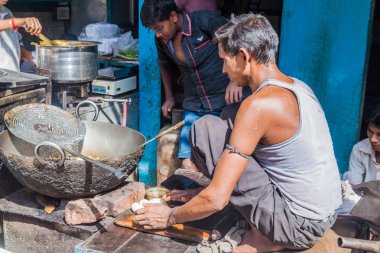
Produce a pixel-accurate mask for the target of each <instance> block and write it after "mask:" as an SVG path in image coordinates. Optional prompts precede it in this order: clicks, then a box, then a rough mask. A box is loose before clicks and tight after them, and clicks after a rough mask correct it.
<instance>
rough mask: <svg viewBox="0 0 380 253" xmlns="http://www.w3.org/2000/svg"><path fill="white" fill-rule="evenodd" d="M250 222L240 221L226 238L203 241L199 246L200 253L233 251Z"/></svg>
mask: <svg viewBox="0 0 380 253" xmlns="http://www.w3.org/2000/svg"><path fill="white" fill-rule="evenodd" d="M247 227H248V223H246V222H238V224H236V225H235V226H234V227H232V228H231V229H230V230H229V231H228V233H227V234H226V235H225V236H224V238H222V239H220V240H217V241H213V242H211V241H203V242H201V243H200V244H199V245H198V246H197V252H198V253H227V252H231V251H232V250H233V249H234V248H236V246H237V245H238V244H239V243H240V242H241V239H242V236H243V234H244V233H245V232H247V230H248V229H247Z"/></svg>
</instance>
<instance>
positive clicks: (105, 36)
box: [78, 23, 121, 55]
mask: <svg viewBox="0 0 380 253" xmlns="http://www.w3.org/2000/svg"><path fill="white" fill-rule="evenodd" d="M120 33H121V29H120V28H119V26H117V25H115V24H109V23H94V24H89V25H87V26H86V27H85V28H84V29H83V31H82V32H81V34H80V35H79V37H78V40H82V41H97V42H100V43H101V44H100V45H98V52H99V54H100V55H113V54H114V53H115V48H116V43H117V41H118V38H119V37H120Z"/></svg>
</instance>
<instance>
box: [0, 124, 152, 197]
mask: <svg viewBox="0 0 380 253" xmlns="http://www.w3.org/2000/svg"><path fill="white" fill-rule="evenodd" d="M85 126H86V135H85V137H84V140H83V147H82V149H81V150H80V153H81V154H83V155H86V156H91V157H93V158H96V159H98V160H99V161H100V162H102V163H105V164H107V165H110V166H112V167H114V168H116V169H119V170H121V171H122V172H124V173H125V174H127V175H130V174H132V172H133V171H134V170H135V169H136V168H137V165H138V163H139V161H140V158H141V156H142V154H143V151H144V149H143V148H141V149H139V150H137V151H134V150H135V148H136V147H138V146H139V145H141V144H143V143H144V142H145V137H144V136H143V135H142V134H140V133H139V132H137V131H135V130H133V129H130V128H126V127H122V126H119V125H113V124H108V123H102V122H90V121H85ZM34 148H35V146H34V145H33V144H30V143H28V142H25V141H23V140H22V139H19V138H17V137H15V136H14V135H12V134H11V133H9V132H8V131H4V132H2V133H1V134H0V158H1V159H3V160H4V163H5V165H6V166H7V167H8V169H9V171H10V172H11V173H12V174H13V175H14V176H15V177H16V178H17V179H18V180H19V181H20V182H21V183H22V184H23V185H24V186H26V187H28V188H30V189H32V190H34V191H36V192H38V193H41V194H44V195H47V196H50V197H56V198H76V197H83V196H90V195H94V194H97V193H99V192H103V191H106V190H109V189H112V188H114V187H115V186H117V185H119V184H121V183H122V182H123V181H124V180H123V179H118V178H116V177H115V175H114V174H113V173H110V172H108V171H106V170H103V169H101V168H99V167H97V166H96V165H92V164H90V163H86V162H85V161H84V160H82V159H74V158H72V160H71V159H66V160H65V162H64V164H63V166H59V165H57V164H56V163H54V162H46V163H41V162H39V161H38V160H37V158H35V156H34ZM132 151H134V152H132ZM130 152H132V153H130Z"/></svg>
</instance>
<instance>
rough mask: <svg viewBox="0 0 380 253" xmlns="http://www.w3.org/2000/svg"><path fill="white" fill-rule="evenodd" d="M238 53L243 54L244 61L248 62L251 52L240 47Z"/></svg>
mask: <svg viewBox="0 0 380 253" xmlns="http://www.w3.org/2000/svg"><path fill="white" fill-rule="evenodd" d="M239 53H240V54H241V55H242V56H243V59H244V62H245V63H246V64H248V63H249V61H250V60H251V54H250V53H249V52H248V51H247V50H246V49H245V48H240V49H239Z"/></svg>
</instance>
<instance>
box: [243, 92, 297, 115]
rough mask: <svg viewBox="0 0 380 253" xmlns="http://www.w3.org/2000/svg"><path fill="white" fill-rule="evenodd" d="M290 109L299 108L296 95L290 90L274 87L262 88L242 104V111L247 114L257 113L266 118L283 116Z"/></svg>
mask: <svg viewBox="0 0 380 253" xmlns="http://www.w3.org/2000/svg"><path fill="white" fill-rule="evenodd" d="M290 108H294V109H296V108H298V106H297V99H296V97H295V95H294V94H293V93H292V92H291V91H290V90H288V89H285V88H282V87H279V86H274V85H268V86H265V87H263V88H261V89H260V90H259V91H258V92H257V93H255V94H252V95H251V96H249V97H248V98H247V99H246V100H244V102H243V103H242V109H244V111H246V112H247V113H252V112H253V111H255V112H256V113H258V112H260V114H264V115H266V116H269V115H272V114H283V113H286V112H289V109H290ZM268 114H269V115H268Z"/></svg>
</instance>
